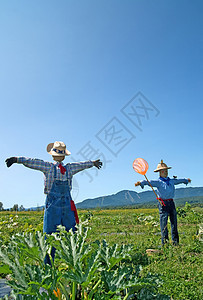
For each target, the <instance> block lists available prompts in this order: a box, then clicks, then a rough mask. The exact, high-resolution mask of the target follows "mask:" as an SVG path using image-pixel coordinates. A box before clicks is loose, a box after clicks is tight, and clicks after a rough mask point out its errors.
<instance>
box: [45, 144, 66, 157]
mask: <svg viewBox="0 0 203 300" xmlns="http://www.w3.org/2000/svg"><path fill="white" fill-rule="evenodd" d="M47 152H48V153H49V154H51V155H54V156H65V155H70V154H71V153H70V151H68V150H67V149H66V145H65V144H64V143H63V142H54V143H50V144H49V145H48V146H47Z"/></svg>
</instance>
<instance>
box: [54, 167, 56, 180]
mask: <svg viewBox="0 0 203 300" xmlns="http://www.w3.org/2000/svg"><path fill="white" fill-rule="evenodd" d="M56 168H57V166H56V165H54V179H55V180H56Z"/></svg>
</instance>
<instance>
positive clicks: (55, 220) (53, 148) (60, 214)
mask: <svg viewBox="0 0 203 300" xmlns="http://www.w3.org/2000/svg"><path fill="white" fill-rule="evenodd" d="M47 152H48V153H49V154H51V155H52V157H53V160H54V161H55V162H54V163H50V162H45V161H43V160H40V159H32V158H26V157H11V158H8V159H6V164H7V167H10V166H11V165H12V164H13V163H18V164H23V165H24V166H25V167H28V168H31V169H35V170H39V171H41V172H43V173H44V193H45V194H47V197H46V202H45V212H44V224H43V232H45V233H48V234H51V233H52V232H56V230H57V226H58V225H63V226H65V228H66V230H67V231H69V230H70V229H71V228H72V229H73V231H75V225H76V223H79V219H78V214H77V210H76V207H75V204H74V202H73V200H72V198H71V194H70V191H71V188H72V177H73V175H74V174H76V173H78V172H80V171H82V170H84V169H87V168H91V167H93V166H95V167H97V168H98V169H100V168H101V166H102V162H101V161H100V160H99V159H98V160H95V161H86V162H79V163H67V164H66V165H63V163H62V161H63V160H64V159H65V156H67V155H70V154H71V153H70V152H69V151H68V150H67V149H66V145H65V144H64V143H63V142H55V143H50V144H49V145H48V146H47ZM54 252H55V251H54V249H53V251H52V257H53V258H54ZM45 263H49V264H50V260H49V258H48V257H46V259H45Z"/></svg>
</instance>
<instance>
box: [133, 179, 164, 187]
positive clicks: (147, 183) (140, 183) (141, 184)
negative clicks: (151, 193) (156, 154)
mask: <svg viewBox="0 0 203 300" xmlns="http://www.w3.org/2000/svg"><path fill="white" fill-rule="evenodd" d="M149 182H150V183H149ZM149 182H148V181H147V180H142V181H137V182H136V183H135V186H139V185H140V186H141V188H142V189H143V188H144V186H145V185H148V186H150V184H151V186H153V187H159V180H150V181H149Z"/></svg>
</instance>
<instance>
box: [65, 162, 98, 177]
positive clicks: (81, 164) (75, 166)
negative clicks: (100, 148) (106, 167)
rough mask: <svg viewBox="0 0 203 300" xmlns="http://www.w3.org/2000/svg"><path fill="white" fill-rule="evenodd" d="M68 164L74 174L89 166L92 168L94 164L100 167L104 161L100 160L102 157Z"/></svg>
mask: <svg viewBox="0 0 203 300" xmlns="http://www.w3.org/2000/svg"><path fill="white" fill-rule="evenodd" d="M68 166H69V168H70V171H71V174H72V175H74V174H76V173H78V172H80V171H83V170H85V169H88V168H92V167H94V166H95V167H96V168H98V169H100V168H101V166H102V162H101V161H100V159H98V160H94V161H91V160H89V161H84V162H79V163H69V164H68Z"/></svg>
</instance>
